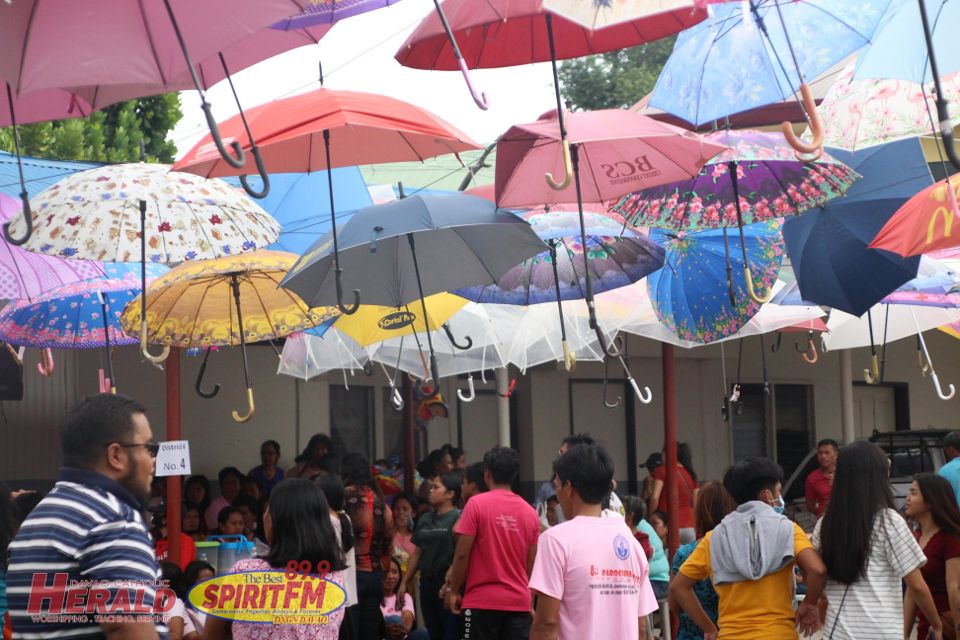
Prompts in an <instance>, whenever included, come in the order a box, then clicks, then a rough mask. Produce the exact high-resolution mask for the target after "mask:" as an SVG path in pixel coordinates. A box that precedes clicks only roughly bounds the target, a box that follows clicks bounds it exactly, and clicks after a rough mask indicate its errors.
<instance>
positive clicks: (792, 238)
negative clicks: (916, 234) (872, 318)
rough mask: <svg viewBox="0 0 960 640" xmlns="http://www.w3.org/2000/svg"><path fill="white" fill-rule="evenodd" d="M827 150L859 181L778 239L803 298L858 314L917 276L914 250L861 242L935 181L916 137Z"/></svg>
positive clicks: (789, 226)
mask: <svg viewBox="0 0 960 640" xmlns="http://www.w3.org/2000/svg"><path fill="white" fill-rule="evenodd" d="M830 153H831V155H833V156H834V157H836V158H837V159H838V160H840V161H841V162H843V163H845V164H847V165H848V166H849V167H851V168H852V169H854V170H855V171H857V172H858V173H860V174H861V175H862V176H864V177H863V179H862V180H860V181H859V182H856V183H854V185H853V186H852V187H850V190H849V191H847V194H846V196H845V197H843V198H838V199H836V200H833V201H831V202H829V203H828V204H827V205H826V206H825V207H821V208H818V209H812V210H810V211H808V212H807V213H804V214H803V215H800V216H795V217H793V218H790V219H789V220H787V221H786V223H785V224H784V225H783V238H784V240H785V241H786V244H787V253H788V255H789V256H790V261H791V263H792V265H793V271H794V273H795V274H796V276H797V283H798V284H799V287H800V294H801V295H802V297H803V299H805V300H809V301H811V302H814V303H816V304H822V305H826V306H829V307H832V308H835V309H840V310H841V311H845V312H847V313H850V314H852V315H854V316H858V317H859V316H861V315H863V314H864V313H866V312H867V310H868V309H870V307H872V306H873V305H875V304H876V303H878V302H880V300H882V299H883V297H884V296H886V295H887V294H889V293H890V292H891V291H893V290H895V289H896V288H897V287H899V286H900V285H902V284H904V283H905V282H907V281H908V280H911V279H913V278H914V277H915V276H916V275H917V267H918V266H919V264H920V259H919V256H917V257H914V258H901V257H900V256H898V255H896V254H894V253H891V252H889V251H884V250H880V249H868V248H867V245H869V244H870V242H871V241H872V240H873V238H874V236H876V234H877V232H878V231H879V230H880V228H881V227H883V225H884V224H885V223H886V222H887V220H889V219H890V217H891V216H892V215H893V214H894V213H895V212H896V210H897V209H899V208H900V206H901V205H902V204H903V203H904V202H906V201H907V200H908V199H909V198H910V197H911V196H912V195H913V194H915V193H916V192H917V191H919V190H921V189H923V188H924V187H927V186H929V185H930V184H932V183H933V179H932V178H931V177H930V170H929V169H928V168H927V163H926V160H925V159H924V156H923V150H922V148H921V147H920V142H919V141H918V140H916V139H912V140H901V141H899V142H892V143H890V144H885V145H881V146H877V147H870V148H869V149H862V150H860V151H858V152H856V153H851V152H849V151H842V150H839V149H836V150H833V149H832V150H830Z"/></svg>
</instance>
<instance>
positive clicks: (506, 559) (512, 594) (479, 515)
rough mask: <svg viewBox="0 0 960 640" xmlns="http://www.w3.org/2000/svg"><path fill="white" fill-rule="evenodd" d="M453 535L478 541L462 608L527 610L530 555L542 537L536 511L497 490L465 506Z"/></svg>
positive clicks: (480, 495)
mask: <svg viewBox="0 0 960 640" xmlns="http://www.w3.org/2000/svg"><path fill="white" fill-rule="evenodd" d="M455 531H456V533H459V534H460V535H467V536H473V537H474V538H475V539H474V541H473V549H471V551H470V562H469V564H468V566H467V588H466V591H465V592H464V596H463V607H464V608H472V609H493V610H496V611H529V610H530V604H531V602H530V589H529V587H528V586H527V584H528V582H529V580H530V576H529V575H528V573H527V553H528V552H529V550H530V547H532V546H533V545H535V544H537V536H538V535H539V534H540V519H539V518H538V517H537V512H536V511H535V510H534V509H533V507H531V506H530V505H529V504H527V503H526V502H525V501H524V499H523V498H521V497H520V496H518V495H517V494H515V493H513V492H512V491H505V490H503V489H493V490H491V491H487V492H485V493H481V494H478V495H475V496H473V497H472V498H470V500H468V501H467V506H466V507H465V508H464V510H463V514H462V515H461V516H460V521H459V522H457V526H456V528H455Z"/></svg>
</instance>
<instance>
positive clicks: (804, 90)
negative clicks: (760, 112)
mask: <svg viewBox="0 0 960 640" xmlns="http://www.w3.org/2000/svg"><path fill="white" fill-rule="evenodd" d="M800 96H801V97H802V98H803V108H804V109H805V110H806V112H807V117H808V118H809V120H810V131H811V133H813V140H811V141H810V142H809V143H807V142H804V141H803V140H801V139H800V138H799V137H798V136H797V134H795V133H794V132H793V125H791V124H790V123H789V122H783V123H781V124H780V129H781V131H782V132H783V137H784V138H786V140H787V143H789V144H790V146H791V147H793V150H794V153H795V154H796V156H797V159H798V160H801V161H804V162H812V161H814V160H816V159H817V158H819V157H820V156H821V154H823V123H822V122H821V121H820V116H819V114H817V101H816V100H815V99H814V98H813V92H811V91H810V87H808V86H807V83H806V82H804V83H803V84H801V85H800Z"/></svg>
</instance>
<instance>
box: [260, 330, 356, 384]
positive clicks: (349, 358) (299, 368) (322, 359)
mask: <svg viewBox="0 0 960 640" xmlns="http://www.w3.org/2000/svg"><path fill="white" fill-rule="evenodd" d="M369 361H370V350H369V349H367V348H365V347H361V346H360V345H358V344H357V343H356V341H354V340H353V338H351V337H350V336H347V335H345V334H343V333H341V332H340V331H338V330H336V329H334V328H332V327H331V328H330V329H329V330H328V331H326V333H324V334H323V336H318V335H314V334H311V333H308V332H306V331H302V332H299V333H294V334H292V335H289V336H287V338H286V340H284V343H283V352H282V353H281V354H280V364H279V365H278V367H277V374H278V375H280V374H283V375H286V376H292V377H294V378H299V379H301V380H310V379H311V378H315V377H317V376H319V375H322V374H324V373H327V372H329V371H336V370H350V371H353V370H356V369H363V368H364V367H366V366H368V365H367V363H368V362H369Z"/></svg>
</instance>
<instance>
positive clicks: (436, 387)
mask: <svg viewBox="0 0 960 640" xmlns="http://www.w3.org/2000/svg"><path fill="white" fill-rule="evenodd" d="M430 374H431V375H432V376H433V378H432V379H433V391H431V392H430V393H427V392H426V391H424V390H423V383H424V381H423V380H420V381H418V382H417V387H418V389H417V391H418V392H419V393H420V394H421V395H422V396H423V399H424V400H430V399H432V398H436V397H437V396H438V395H440V376H439V375H438V374H437V356H435V355H434V354H432V353H431V354H430Z"/></svg>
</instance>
